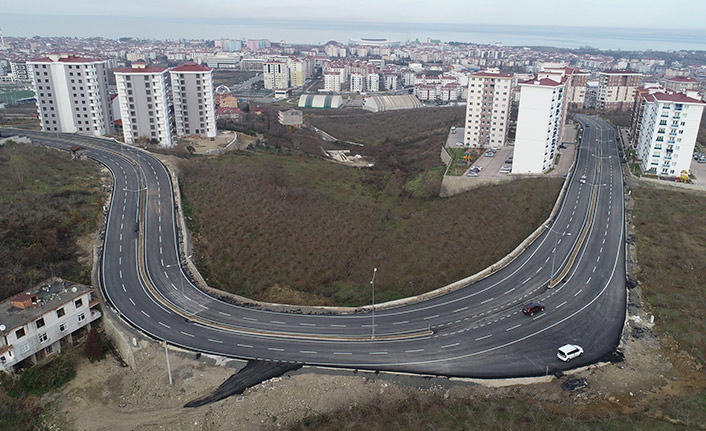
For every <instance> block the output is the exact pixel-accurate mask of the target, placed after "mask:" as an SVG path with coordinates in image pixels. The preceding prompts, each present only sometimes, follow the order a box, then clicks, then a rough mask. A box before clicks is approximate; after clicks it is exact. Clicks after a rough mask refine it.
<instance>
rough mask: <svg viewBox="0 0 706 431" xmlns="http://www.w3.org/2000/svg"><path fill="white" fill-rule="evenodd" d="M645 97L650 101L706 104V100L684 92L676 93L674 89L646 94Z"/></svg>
mask: <svg viewBox="0 0 706 431" xmlns="http://www.w3.org/2000/svg"><path fill="white" fill-rule="evenodd" d="M644 97H645V100H647V101H648V102H655V101H658V102H677V103H696V104H701V105H705V104H706V102H704V101H703V100H699V99H695V98H693V97H689V96H687V95H686V94H684V93H675V92H672V91H667V92H657V93H652V94H645V95H644Z"/></svg>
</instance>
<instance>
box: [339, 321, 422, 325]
mask: <svg viewBox="0 0 706 431" xmlns="http://www.w3.org/2000/svg"><path fill="white" fill-rule="evenodd" d="M405 323H409V320H404V321H402V322H395V323H393V325H404V324H405ZM331 326H333V325H331Z"/></svg>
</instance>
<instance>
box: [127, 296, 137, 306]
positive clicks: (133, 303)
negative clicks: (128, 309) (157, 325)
mask: <svg viewBox="0 0 706 431" xmlns="http://www.w3.org/2000/svg"><path fill="white" fill-rule="evenodd" d="M127 299H129V300H130V302H132V305H135V301H133V300H132V298H130V297H129V296H128V297H127Z"/></svg>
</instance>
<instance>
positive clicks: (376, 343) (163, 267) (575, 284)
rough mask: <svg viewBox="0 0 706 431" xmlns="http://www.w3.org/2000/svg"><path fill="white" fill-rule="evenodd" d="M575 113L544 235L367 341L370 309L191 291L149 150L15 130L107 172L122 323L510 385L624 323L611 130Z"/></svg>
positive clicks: (273, 353)
mask: <svg viewBox="0 0 706 431" xmlns="http://www.w3.org/2000/svg"><path fill="white" fill-rule="evenodd" d="M577 119H578V121H579V122H580V123H581V124H582V125H583V126H584V134H583V139H582V142H581V145H580V146H579V148H578V150H577V151H578V155H577V161H576V167H575V171H574V174H573V176H572V177H571V178H570V179H569V181H570V183H569V186H568V189H567V191H566V194H565V197H564V200H563V202H562V205H561V209H560V211H559V213H558V214H557V215H556V217H555V219H554V220H553V221H552V224H551V225H550V228H551V229H547V230H546V231H545V232H544V233H543V234H542V235H541V236H539V237H538V238H537V239H536V240H535V241H534V242H533V243H532V244H531V245H530V246H528V247H527V249H526V250H525V251H524V252H523V253H522V254H521V255H520V256H519V257H518V258H517V259H515V260H514V261H513V262H512V263H510V264H509V265H507V266H506V267H504V268H502V269H501V270H499V271H497V272H495V273H493V274H492V275H490V276H489V277H487V278H485V279H483V280H480V281H478V282H476V283H473V284H470V285H468V286H465V287H464V288H462V289H459V290H457V291H455V292H453V293H449V294H446V295H443V296H439V297H436V298H433V299H430V300H427V301H424V302H419V303H415V304H410V305H405V306H400V307H397V308H391V309H385V310H380V309H378V310H377V311H376V312H375V338H372V337H371V335H372V316H371V314H370V313H355V314H332V313H321V314H303V313H301V312H300V310H297V309H296V307H292V312H276V311H268V310H262V309H257V308H254V307H248V306H240V305H233V304H230V303H226V302H223V301H220V300H218V299H215V298H213V297H210V296H209V295H207V294H205V293H204V292H202V291H201V290H199V289H197V288H195V287H194V286H193V285H192V283H191V282H190V281H189V280H188V278H186V277H185V275H184V273H183V271H182V268H181V266H180V265H179V252H178V250H177V248H178V247H177V233H176V229H175V218H176V214H175V206H174V201H173V197H172V196H173V193H172V192H173V190H172V183H171V180H170V177H169V174H168V173H167V170H166V168H165V167H164V165H162V163H161V162H160V161H159V160H158V159H156V158H155V157H153V156H152V155H150V154H149V153H147V152H144V151H141V150H137V149H134V148H129V147H128V146H126V145H122V144H120V143H117V142H114V141H111V140H107V139H102V138H92V137H86V136H79V135H64V134H59V135H57V134H53V133H43V132H28V131H21V132H20V133H21V134H22V135H26V136H30V137H31V138H32V139H33V141H34V142H37V143H41V144H43V145H47V146H54V147H58V148H62V149H67V148H68V147H69V146H71V145H74V144H80V145H82V146H84V147H86V154H87V155H88V156H89V157H90V158H92V159H94V160H96V161H97V162H99V163H101V164H103V165H105V166H106V167H107V168H108V169H109V170H110V171H111V172H112V174H113V176H114V182H115V186H114V188H113V191H112V198H111V205H110V209H109V212H108V215H107V224H106V232H105V240H104V247H103V254H102V259H101V264H100V283H101V285H102V286H101V288H102V289H103V291H104V292H105V294H106V296H107V298H108V299H109V301H110V302H111V303H112V305H113V306H114V307H115V308H116V309H117V310H119V312H120V315H121V317H122V318H123V319H125V320H126V321H128V322H129V323H130V324H132V325H133V326H135V327H136V328H138V329H140V330H141V331H143V332H145V333H146V334H148V335H150V336H152V337H154V338H156V339H159V340H166V341H168V342H169V343H170V344H173V345H178V346H182V347H184V348H187V349H191V350H195V351H201V352H207V353H213V354H219V355H224V356H229V357H238V358H243V359H264V360H270V361H280V362H291V363H302V364H310V365H327V366H334V367H345V368H366V369H378V370H391V371H404V372H414V373H425V374H436V375H449V376H469V377H511V376H533V375H543V374H545V373H547V372H549V373H551V372H554V371H557V370H564V369H567V368H573V367H578V366H582V365H586V364H589V363H594V362H597V361H598V360H600V359H601V358H603V357H605V356H606V355H608V354H610V353H611V352H613V351H614V350H615V347H616V346H617V344H618V341H619V337H620V333H621V331H622V327H623V325H624V320H625V301H626V288H625V256H624V229H623V226H624V208H623V205H624V198H623V179H622V175H621V169H620V160H619V158H618V152H617V147H616V143H615V131H614V129H613V128H612V127H610V126H609V125H608V124H607V123H605V122H603V121H601V120H598V119H595V118H591V117H585V116H578V117H577ZM9 133H10V130H9V129H4V130H3V135H4V136H5V135H6V134H9ZM582 175H584V176H585V177H586V180H585V183H582V182H581V181H580V180H579V179H580V177H581V176H582ZM552 268H554V269H552ZM560 273H561V274H562V279H561V280H559V282H558V283H557V285H556V287H554V288H553V289H547V287H546V285H547V282H548V281H549V279H550V278H551V276H552V274H554V275H555V280H556V276H557V274H560ZM530 301H541V302H543V303H544V304H545V306H546V309H545V311H544V312H543V313H541V314H538V315H535V316H533V317H528V316H525V315H523V314H522V312H521V311H520V310H521V307H522V305H524V304H526V303H528V302H530ZM184 316H188V318H185V317H184ZM566 343H576V344H579V345H581V346H582V347H583V348H584V350H585V353H584V354H583V355H582V356H580V357H579V358H577V359H574V360H572V361H571V362H569V363H564V362H561V361H559V360H558V359H557V357H556V350H557V348H558V347H559V346H561V345H563V344H566Z"/></svg>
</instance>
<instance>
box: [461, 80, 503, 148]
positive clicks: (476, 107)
mask: <svg viewBox="0 0 706 431" xmlns="http://www.w3.org/2000/svg"><path fill="white" fill-rule="evenodd" d="M511 97H512V75H509V74H507V73H502V72H500V71H499V70H498V69H487V70H484V71H481V72H478V73H474V74H472V75H470V77H469V79H468V101H467V104H466V128H465V133H466V135H465V136H464V143H465V144H466V146H467V147H483V146H502V145H505V140H506V138H507V123H508V118H509V116H510V106H511Z"/></svg>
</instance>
